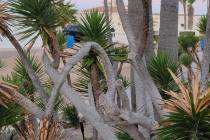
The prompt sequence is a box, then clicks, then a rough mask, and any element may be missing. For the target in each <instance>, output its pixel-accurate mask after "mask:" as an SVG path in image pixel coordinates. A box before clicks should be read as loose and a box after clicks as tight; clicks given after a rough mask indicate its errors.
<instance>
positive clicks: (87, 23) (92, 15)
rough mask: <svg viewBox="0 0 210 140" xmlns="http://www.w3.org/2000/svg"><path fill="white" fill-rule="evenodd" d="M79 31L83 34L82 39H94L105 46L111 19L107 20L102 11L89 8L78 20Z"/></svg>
mask: <svg viewBox="0 0 210 140" xmlns="http://www.w3.org/2000/svg"><path fill="white" fill-rule="evenodd" d="M79 27H80V32H81V33H82V34H83V35H84V37H83V40H84V41H94V42H97V43H99V44H100V45H101V46H102V47H105V46H107V45H108V44H107V43H108V36H109V32H110V31H111V21H109V22H107V19H106V16H105V14H104V13H100V12H99V11H97V10H91V11H90V12H88V13H85V15H84V16H82V18H81V22H79Z"/></svg>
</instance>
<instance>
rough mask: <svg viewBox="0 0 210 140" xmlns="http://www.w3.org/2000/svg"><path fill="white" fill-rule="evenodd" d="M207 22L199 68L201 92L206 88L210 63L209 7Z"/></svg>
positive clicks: (209, 9)
mask: <svg viewBox="0 0 210 140" xmlns="http://www.w3.org/2000/svg"><path fill="white" fill-rule="evenodd" d="M207 16H208V21H207V28H206V39H207V45H206V47H205V48H204V51H203V60H202V66H201V88H202V89H203V90H205V89H207V88H208V77H209V76H208V75H209V64H210V63H209V62H210V5H209V7H208V15H207Z"/></svg>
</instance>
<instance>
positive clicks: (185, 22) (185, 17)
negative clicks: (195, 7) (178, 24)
mask: <svg viewBox="0 0 210 140" xmlns="http://www.w3.org/2000/svg"><path fill="white" fill-rule="evenodd" d="M186 6H187V5H186V1H183V9H184V29H185V30H187V7H186Z"/></svg>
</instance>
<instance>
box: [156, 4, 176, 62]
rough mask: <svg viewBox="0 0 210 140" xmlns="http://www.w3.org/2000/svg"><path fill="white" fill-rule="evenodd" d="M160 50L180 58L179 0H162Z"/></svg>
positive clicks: (174, 57)
mask: <svg viewBox="0 0 210 140" xmlns="http://www.w3.org/2000/svg"><path fill="white" fill-rule="evenodd" d="M159 34H160V43H159V46H158V48H159V50H160V51H163V52H165V53H167V54H168V55H169V56H170V57H171V58H172V59H173V60H174V61H177V60H178V50H179V47H178V0H162V1H161V11H160V31H159Z"/></svg>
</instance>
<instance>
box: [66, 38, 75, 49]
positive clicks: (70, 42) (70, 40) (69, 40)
mask: <svg viewBox="0 0 210 140" xmlns="http://www.w3.org/2000/svg"><path fill="white" fill-rule="evenodd" d="M74 43H75V40H74V36H71V35H67V48H73V46H74Z"/></svg>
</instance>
